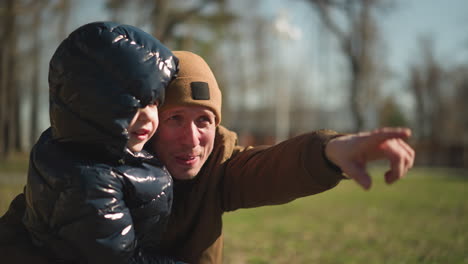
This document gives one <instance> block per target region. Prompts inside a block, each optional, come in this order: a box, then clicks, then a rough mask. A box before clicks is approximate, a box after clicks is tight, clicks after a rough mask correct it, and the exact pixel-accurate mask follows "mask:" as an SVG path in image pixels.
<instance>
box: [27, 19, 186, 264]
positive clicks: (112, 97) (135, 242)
mask: <svg viewBox="0 0 468 264" xmlns="http://www.w3.org/2000/svg"><path fill="white" fill-rule="evenodd" d="M177 70H178V60H177V58H176V57H174V55H173V54H172V53H171V52H170V51H169V50H168V49H167V48H166V47H165V46H163V45H162V44H161V43H160V42H159V41H158V40H156V39H155V38H153V37H152V36H150V35H149V34H147V33H145V32H143V31H141V30H140V29H138V28H135V27H132V26H128V25H119V24H115V23H111V22H96V23H91V24H87V25H84V26H82V27H80V28H78V29H77V30H75V31H74V32H72V33H71V34H70V36H69V37H68V38H66V39H65V40H64V41H63V42H62V43H61V44H60V46H59V47H58V49H57V50H56V52H55V54H54V55H53V57H52V59H51V61H50V69H49V88H50V91H49V92H50V120H51V127H50V128H49V129H47V130H46V131H45V132H44V133H43V134H42V135H41V137H40V139H39V140H38V142H37V143H36V144H35V146H34V147H33V149H32V151H31V157H30V167H29V172H28V180H27V185H26V188H25V196H26V212H25V215H24V217H23V223H24V225H25V226H26V228H27V230H28V231H29V233H30V234H31V237H32V239H33V241H34V243H35V245H36V246H39V247H40V248H41V249H42V250H44V251H46V252H48V253H49V255H50V256H52V257H53V259H54V261H57V262H65V263H100V264H102V263H175V261H174V260H171V259H169V258H167V257H165V256H164V254H163V252H158V242H159V239H160V237H161V232H162V231H163V228H164V226H165V223H166V221H167V218H168V216H169V213H170V208H171V203H172V180H171V177H170V175H169V174H168V172H167V171H166V170H165V168H164V167H163V166H162V164H161V163H160V162H159V161H158V160H157V159H156V158H154V157H152V156H151V155H150V154H149V153H147V152H145V151H143V150H142V149H143V146H144V144H145V143H146V142H147V141H148V140H149V139H150V138H151V136H152V135H153V134H154V133H155V131H156V128H157V126H158V113H157V109H158V105H160V104H162V103H163V100H164V89H165V88H166V86H167V84H168V83H169V81H171V79H173V78H174V77H175V75H176V73H177Z"/></svg>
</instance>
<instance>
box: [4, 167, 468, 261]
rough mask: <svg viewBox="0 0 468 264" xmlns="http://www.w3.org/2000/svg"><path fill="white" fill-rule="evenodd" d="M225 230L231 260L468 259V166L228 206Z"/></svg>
mask: <svg viewBox="0 0 468 264" xmlns="http://www.w3.org/2000/svg"><path fill="white" fill-rule="evenodd" d="M15 172H17V174H16V176H15V177H16V178H14V179H11V178H10V177H7V176H5V175H6V174H5V173H3V174H2V173H1V172H0V215H2V214H3V213H4V212H5V211H6V209H7V206H8V204H9V202H10V201H11V199H12V198H13V197H14V196H15V195H16V194H17V193H19V192H20V191H21V190H22V188H23V185H24V178H22V177H24V176H23V175H25V174H22V172H21V171H15ZM24 173H25V172H24ZM379 173H381V171H379V170H373V174H374V175H377V174H379ZM2 175H3V176H2ZM10 175H15V174H14V173H13V174H10ZM2 178H3V179H2ZM265 184H267V183H265ZM224 233H225V246H224V259H225V263H226V264H237V263H247V264H263V263H275V264H276V263H278V264H281V263H294V264H299V263H308V264H309V263H320V264H336V263H346V264H354V263H359V264H363V263H364V264H373V263H378V264H381V263H388V264H394V263H395V264H410V263H432V264H435V263H441V264H460V263H466V264H468V171H466V170H465V171H463V170H453V169H433V168H431V169H424V168H415V169H413V170H412V171H411V172H410V174H409V175H408V177H407V178H405V179H403V180H401V181H399V182H397V183H395V184H394V185H392V186H388V185H386V184H384V183H383V178H382V177H374V183H373V187H372V189H371V190H370V191H363V190H362V189H361V188H360V187H358V186H357V184H355V183H354V182H352V181H345V182H342V183H341V184H340V185H339V186H338V187H336V188H335V189H333V190H330V191H328V192H325V193H322V194H319V195H316V196H312V197H307V198H302V199H298V200H296V201H294V202H292V203H289V204H287V205H281V206H268V207H262V208H255V209H248V210H239V211H237V212H233V213H227V214H226V215H225V217H224Z"/></svg>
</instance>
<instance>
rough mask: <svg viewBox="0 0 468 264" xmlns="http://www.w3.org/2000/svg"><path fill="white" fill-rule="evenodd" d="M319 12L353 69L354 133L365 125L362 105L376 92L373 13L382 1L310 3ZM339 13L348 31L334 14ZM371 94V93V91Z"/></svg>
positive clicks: (376, 33) (374, 23)
mask: <svg viewBox="0 0 468 264" xmlns="http://www.w3.org/2000/svg"><path fill="white" fill-rule="evenodd" d="M307 1H308V2H309V3H310V4H311V5H312V6H313V7H315V8H314V9H315V10H316V11H317V12H318V14H319V16H320V19H321V21H322V23H323V24H324V25H325V27H326V28H328V29H329V30H330V31H331V32H332V34H334V35H335V37H336V38H337V40H338V43H339V47H340V49H341V51H342V53H343V55H344V56H345V59H346V60H347V62H348V65H349V70H350V78H351V80H350V84H349V91H350V100H349V101H350V106H351V113H352V115H353V117H354V123H355V130H360V129H362V128H363V126H364V122H365V120H364V115H363V105H364V103H365V99H366V94H368V93H369V91H375V90H376V89H377V88H378V87H375V86H378V85H379V83H378V82H376V80H378V79H377V78H375V75H376V73H377V69H378V67H377V65H378V63H379V62H378V61H377V59H376V52H377V41H378V25H377V21H376V19H375V18H374V17H373V13H374V12H375V10H376V9H377V8H379V7H382V6H383V5H381V4H382V2H383V1H382V0H341V1H339V0H307ZM337 13H340V14H341V15H342V17H343V18H344V21H345V24H346V25H345V26H348V28H347V29H346V28H345V27H343V26H340V25H342V24H341V23H339V22H338V21H339V20H338V19H337V17H336V16H335V15H333V14H337ZM371 93H372V92H371Z"/></svg>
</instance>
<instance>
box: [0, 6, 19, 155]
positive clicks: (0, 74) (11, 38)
mask: <svg viewBox="0 0 468 264" xmlns="http://www.w3.org/2000/svg"><path fill="white" fill-rule="evenodd" d="M1 5H2V6H1V7H2V9H3V12H2V14H1V17H0V19H1V20H2V23H1V39H0V40H1V41H0V63H1V67H0V107H1V111H0V158H2V159H4V158H7V157H8V156H9V154H10V153H11V152H12V151H14V150H15V148H17V147H18V129H19V103H18V91H17V85H16V78H17V75H16V56H17V39H18V34H17V30H16V27H17V14H16V10H17V5H16V1H14V0H7V1H4V2H2V4H1Z"/></svg>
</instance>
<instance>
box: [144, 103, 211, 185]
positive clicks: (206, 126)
mask: <svg viewBox="0 0 468 264" xmlns="http://www.w3.org/2000/svg"><path fill="white" fill-rule="evenodd" d="M159 119H160V123H159V128H158V130H157V132H156V134H155V138H154V140H153V141H152V146H153V150H154V151H155V152H156V154H157V156H158V157H159V158H160V159H161V161H162V162H163V163H164V164H165V165H166V167H167V169H168V170H169V172H170V173H171V175H172V177H174V178H175V179H178V180H188V179H192V178H194V177H195V176H196V175H197V174H198V172H199V171H200V169H201V168H202V166H203V164H205V162H206V160H207V159H208V157H209V155H210V154H211V152H212V151H213V145H214V139H215V131H216V120H215V119H216V117H215V115H214V113H213V112H212V111H211V110H209V109H208V108H206V107H203V106H180V107H175V108H171V109H168V110H166V111H164V112H162V113H160V115H159Z"/></svg>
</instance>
